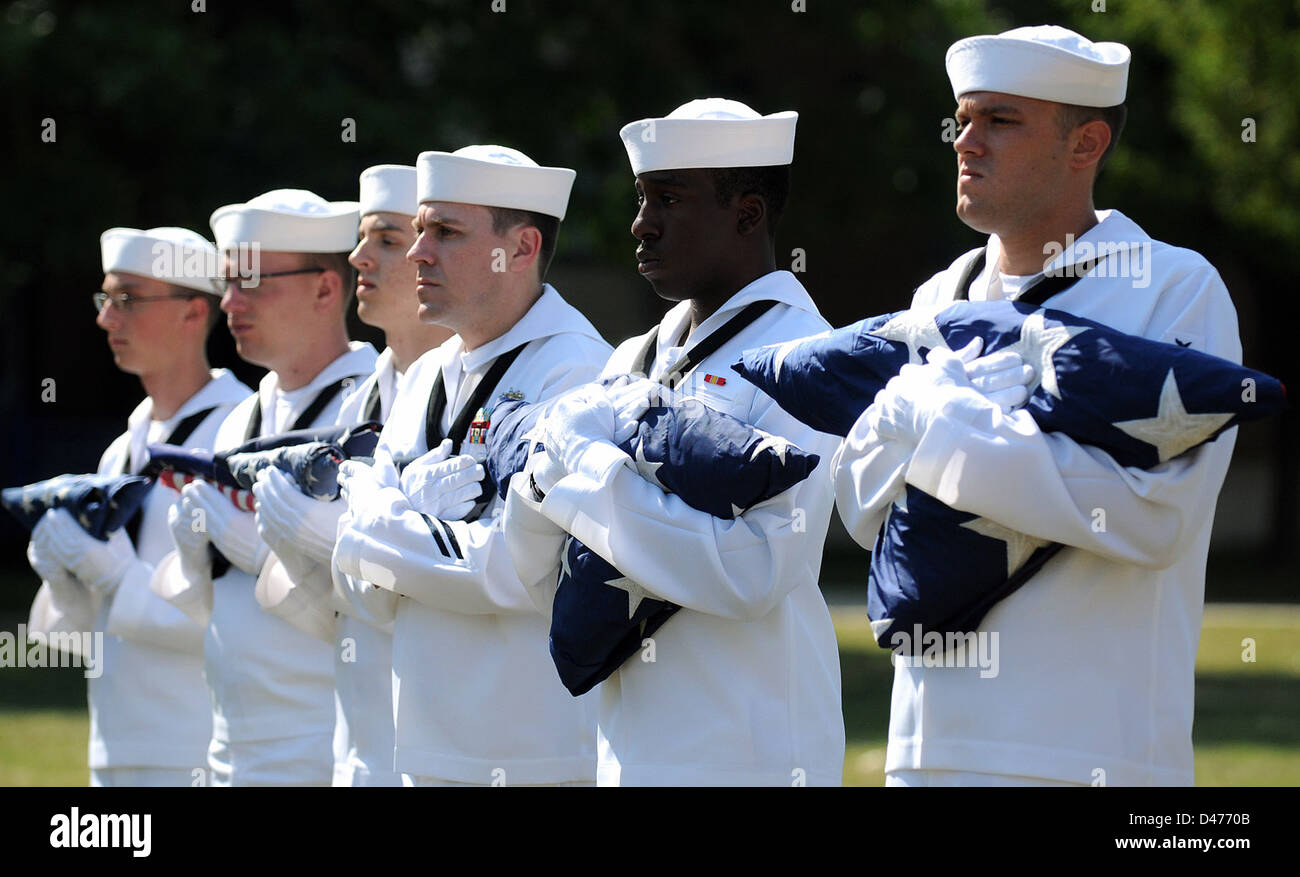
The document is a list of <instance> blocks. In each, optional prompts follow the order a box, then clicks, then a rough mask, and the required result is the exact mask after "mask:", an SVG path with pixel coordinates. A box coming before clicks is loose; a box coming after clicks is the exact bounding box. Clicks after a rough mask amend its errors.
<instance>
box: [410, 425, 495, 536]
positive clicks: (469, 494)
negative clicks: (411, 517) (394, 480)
mask: <svg viewBox="0 0 1300 877" xmlns="http://www.w3.org/2000/svg"><path fill="white" fill-rule="evenodd" d="M486 474H487V473H486V470H484V468H483V467H482V466H481V465H480V464H479V462H478V461H477V460H475V459H474V458H473V457H471V456H469V455H468V454H460V455H458V456H455V457H453V456H451V439H443V440H442V444H440V445H438V447H436V448H434V449H433V450H432V451H429V452H428V453H426V454H424V455H422V456H420V457H417V458H415V459H414V460H412V461H411V462H410V463H408V464H407V466H406V468H405V469H403V470H402V477H401V488H402V493H404V494H406V498H407V499H409V500H410V501H411V508H413V509H415V510H416V511H417V512H420V513H422V514H426V515H429V516H430V517H434V518H438V519H439V520H442V521H459V520H461V519H462V518H464V517H465V516H466V515H468V514H469V513H470V511H472V510H473V508H474V503H475V501H476V500H478V496H479V494H480V493H482V492H483V485H482V483H481V482H482V481H483V478H484V476H485V475H486Z"/></svg>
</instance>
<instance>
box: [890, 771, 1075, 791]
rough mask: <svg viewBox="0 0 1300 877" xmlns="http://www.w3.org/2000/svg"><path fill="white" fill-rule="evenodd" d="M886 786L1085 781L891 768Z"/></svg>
mask: <svg viewBox="0 0 1300 877" xmlns="http://www.w3.org/2000/svg"><path fill="white" fill-rule="evenodd" d="M885 785H886V786H923V787H924V786H1073V787H1075V788H1080V787H1082V788H1086V787H1087V784H1086V783H1070V782H1066V781H1065V780H1047V779H1042V778H1041V777H1026V776H1012V775H1010V774H1005V773H975V772H973V771H967V770H892V771H890V772H889V773H887V774H885Z"/></svg>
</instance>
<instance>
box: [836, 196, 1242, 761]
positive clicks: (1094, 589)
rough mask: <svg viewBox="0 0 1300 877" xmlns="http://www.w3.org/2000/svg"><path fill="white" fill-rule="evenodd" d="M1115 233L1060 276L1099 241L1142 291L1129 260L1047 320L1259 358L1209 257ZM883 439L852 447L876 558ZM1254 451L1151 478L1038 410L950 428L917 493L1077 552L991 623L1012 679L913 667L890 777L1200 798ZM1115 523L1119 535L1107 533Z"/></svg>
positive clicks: (850, 519) (992, 283)
mask: <svg viewBox="0 0 1300 877" xmlns="http://www.w3.org/2000/svg"><path fill="white" fill-rule="evenodd" d="M1097 219H1098V220H1099V223H1098V224H1097V225H1096V226H1094V227H1093V228H1092V229H1091V230H1089V231H1088V232H1087V233H1086V234H1084V235H1082V236H1081V237H1080V238H1079V239H1078V240H1077V241H1076V242H1075V245H1074V247H1073V248H1072V249H1071V250H1067V251H1066V252H1064V253H1063V254H1062V255H1061V256H1060V257H1059V258H1058V259H1057V260H1056V261H1055V262H1054V263H1053V265H1073V264H1075V263H1076V262H1079V261H1085V260H1086V259H1087V258H1088V257H1090V256H1091V255H1094V253H1092V252H1089V248H1095V247H1096V246H1097V245H1099V244H1101V245H1118V246H1120V247H1121V248H1123V249H1124V250H1125V251H1126V252H1127V253H1128V255H1129V265H1130V272H1129V273H1130V274H1131V275H1134V276H1119V277H1117V276H1115V273H1116V272H1115V270H1114V266H1115V265H1116V264H1122V263H1121V262H1120V261H1119V257H1117V256H1111V257H1110V259H1109V260H1108V261H1103V262H1102V263H1100V264H1099V266H1098V267H1097V269H1095V270H1094V271H1093V273H1092V274H1089V275H1088V276H1086V277H1084V278H1083V279H1081V280H1080V281H1079V282H1078V283H1077V284H1075V285H1074V286H1073V287H1071V288H1070V289H1068V290H1067V291H1065V292H1064V293H1061V294H1059V295H1056V296H1054V297H1052V298H1051V299H1049V300H1048V301H1047V302H1046V304H1045V306H1046V307H1050V308H1055V309H1059V310H1062V311H1067V312H1069V313H1072V314H1076V315H1078V316H1081V317H1088V318H1090V319H1094V320H1097V321H1099V322H1102V323H1105V324H1107V325H1109V326H1112V327H1114V328H1115V329H1118V330H1120V331H1121V332H1128V333H1131V334H1134V335H1140V336H1142V337H1145V338H1151V339H1154V340H1157V341H1164V342H1166V343H1170V344H1179V345H1182V346H1190V347H1193V348H1195V349H1197V350H1201V351H1204V352H1206V353H1211V354H1214V355H1216V356H1222V357H1224V358H1225V359H1229V360H1232V361H1233V362H1240V361H1241V342H1240V340H1239V338H1238V335H1237V316H1236V311H1235V309H1234V308H1233V305H1232V301H1231V300H1230V299H1229V297H1228V291H1227V289H1226V288H1225V287H1224V285H1223V281H1222V280H1221V279H1220V277H1219V274H1218V272H1216V271H1215V270H1214V268H1213V267H1212V266H1211V265H1210V264H1209V263H1208V262H1206V260H1205V259H1204V258H1203V257H1201V256H1200V255H1199V254H1197V253H1195V252H1192V251H1191V250H1186V249H1182V248H1179V247H1173V246H1170V245H1168V244H1165V243H1161V242H1159V241H1153V240H1151V238H1150V237H1149V236H1148V235H1147V234H1146V232H1144V231H1143V230H1142V229H1141V228H1139V227H1138V226H1137V225H1136V224H1135V223H1134V222H1133V221H1132V220H1130V219H1129V218H1128V217H1126V216H1124V215H1123V214H1122V213H1120V212H1119V211H1117V210H1110V211H1101V212H1098V213H1097ZM1148 247H1149V249H1144V248H1148ZM975 255H976V251H972V252H971V253H967V254H966V255H964V256H962V257H961V258H959V259H958V260H957V261H956V262H954V263H953V264H952V266H951V267H949V268H948V269H947V270H946V271H942V272H940V273H938V274H936V275H935V276H934V277H932V278H931V279H930V280H929V281H927V282H926V283H925V284H924V285H922V286H921V287H920V288H919V289H918V290H917V291H916V295H915V298H914V299H913V304H915V305H930V304H939V303H943V302H948V301H952V300H953V298H954V295H956V290H955V289H954V286H955V284H956V282H957V279H958V277H959V276H960V275H961V274H962V273H963V271H964V269H965V268H966V266H967V265H968V264H970V263H971V260H972V258H973V257H974V256H975ZM1000 255H1001V247H1000V244H999V241H998V239H997V237H996V236H994V237H992V238H990V240H989V245H988V252H987V265H986V267H985V269H984V271H983V273H981V274H980V275H979V276H978V277H976V278H975V280H974V282H973V284H972V286H971V290H970V298H971V299H973V300H977V301H978V300H982V299H987V298H1001V297H1003V293H1004V292H1005V290H999V289H997V288H996V286H997V285H998V284H997V281H996V280H995V277H996V267H995V266H997V264H998V260H999V258H1000ZM1139 260H1140V262H1139ZM1108 265H1109V266H1110V267H1107V266H1108ZM1133 266H1140V267H1137V268H1134V267H1133ZM1049 267H1052V266H1049ZM1144 272H1149V273H1146V276H1142V275H1143V273H1144ZM1106 275H1109V276H1106ZM990 287H994V288H993V289H990ZM1005 297H1007V298H1014V297H1015V296H1014V295H1006V296H1005ZM860 424H861V421H860ZM865 432H866V430H865V428H862V429H858V428H855V430H854V432H853V433H852V434H850V435H849V437H848V438H847V439H846V440H845V443H844V445H843V447H842V449H841V450H840V452H839V453H838V454H837V457H836V459H835V477H836V489H837V500H838V505H839V509H840V514H841V516H842V517H843V519H844V522H845V524H846V525H847V526H848V528H849V531H850V532H851V533H852V534H853V536H854V538H855V539H856V540H857V541H858V542H859V543H860V544H862V545H863V546H864V547H867V548H868V549H869V548H870V547H871V546H872V545H873V543H874V540H875V537H876V533H877V532H878V531H879V529H880V525H881V524H882V522H883V520H884V514H885V512H886V510H887V507H888V504H889V502H890V500H892V498H893V496H892V495H890V494H889V491H888V490H886V489H885V484H886V482H887V481H888V477H889V473H888V472H887V471H885V470H887V469H889V468H892V467H890V466H889V465H888V464H886V465H883V466H882V465H880V463H881V461H883V460H885V459H886V458H888V457H890V456H891V454H890V453H889V452H888V449H887V448H885V447H884V445H882V444H875V445H873V446H870V447H869V446H867V445H866V444H865V442H864V438H865ZM1235 440H1236V430H1235V429H1232V430H1228V431H1227V432H1225V433H1224V434H1223V435H1221V436H1219V437H1218V438H1217V439H1216V440H1214V441H1212V442H1210V443H1208V444H1206V445H1204V446H1202V447H1200V448H1198V449H1196V450H1194V451H1192V452H1190V453H1188V454H1186V455H1185V456H1182V457H1179V458H1177V459H1175V460H1171V461H1169V462H1167V463H1164V464H1162V465H1160V466H1158V467H1156V468H1154V469H1151V470H1149V471H1143V470H1140V469H1125V468H1122V467H1121V466H1119V465H1118V464H1116V463H1115V461H1114V460H1113V459H1111V457H1110V456H1108V455H1107V454H1105V453H1103V452H1102V451H1099V450H1097V449H1095V448H1092V447H1087V446H1082V445H1079V444H1077V443H1075V442H1074V441H1072V440H1071V439H1069V438H1066V437H1065V436H1063V435H1060V434H1055V433H1053V434H1044V433H1043V432H1041V431H1040V430H1039V428H1038V426H1037V424H1036V423H1035V422H1034V420H1033V418H1031V417H1030V416H1029V415H1028V414H1027V413H1026V412H1025V411H1023V410H1020V411H1016V412H1014V413H1013V414H1012V415H1011V416H1009V417H1006V418H1004V419H1002V420H1001V421H1000V422H999V424H998V425H997V427H996V428H990V427H989V426H988V423H987V421H986V420H985V421H978V420H976V419H975V417H974V415H972V416H971V417H969V418H966V417H963V416H962V413H960V412H958V413H955V414H954V415H952V416H945V417H941V418H939V419H937V420H936V421H935V422H934V423H933V424H932V425H931V426H930V428H929V429H928V430H927V431H926V432H925V434H924V435H923V437H922V438H921V440H920V442H919V444H918V446H917V448H916V450H915V453H914V454H913V456H912V460H911V463H910V465H909V466H908V468H907V471H906V480H907V482H908V483H909V484H912V485H914V486H915V487H917V488H919V489H921V490H924V491H926V492H927V493H930V494H931V495H933V496H936V497H939V498H940V499H942V500H943V501H944V502H946V503H947V504H948V505H950V506H952V507H953V508H956V509H959V510H961V511H965V512H971V513H973V514H977V515H981V516H983V517H986V518H989V519H991V520H993V521H996V522H997V523H999V524H1002V525H1004V526H1007V527H1010V528H1012V529H1014V530H1016V531H1018V532H1021V533H1026V534H1029V535H1031V536H1036V537H1038V538H1041V539H1048V540H1052V541H1056V542H1061V543H1064V544H1065V545H1066V546H1067V548H1066V550H1065V551H1063V552H1061V553H1060V554H1059V555H1057V556H1056V557H1055V558H1054V559H1053V560H1051V561H1050V562H1049V563H1048V564H1047V565H1046V566H1045V567H1044V568H1043V569H1042V570H1041V571H1039V572H1038V574H1037V575H1035V576H1034V577H1033V578H1032V579H1031V580H1030V581H1029V582H1028V583H1027V584H1026V585H1025V586H1024V587H1022V588H1021V589H1020V590H1018V591H1016V592H1015V593H1014V594H1012V595H1011V596H1010V597H1008V598H1007V599H1005V600H1003V601H1002V602H1001V603H998V604H997V605H996V606H994V607H993V609H992V611H990V612H989V614H988V615H987V616H986V617H985V619H984V621H983V623H982V624H981V626H980V629H981V630H982V631H987V632H996V633H997V634H998V637H999V654H1000V667H999V673H998V674H997V675H996V676H995V677H992V678H981V674H980V669H979V668H978V667H971V668H964V669H963V668H941V667H934V668H925V667H921V666H910V664H911V661H910V660H908V659H899V660H897V661H896V664H895V669H894V689H893V699H892V703H891V708H890V722H889V745H888V750H887V755H886V763H885V770H886V771H887V772H900V774H901V775H904V776H906V775H907V774H906V773H905V772H908V771H913V770H931V771H967V772H976V773H979V772H983V773H991V774H1007V775H1017V776H1023V777H1035V778H1040V779H1054V780H1061V781H1070V782H1076V783H1085V784H1087V783H1094V782H1096V781H1098V780H1100V781H1103V782H1104V783H1106V784H1107V785H1130V784H1153V785H1187V784H1190V783H1191V782H1192V741H1191V729H1192V700H1193V684H1194V667H1195V660H1196V649H1197V643H1198V640H1199V636H1200V629H1201V612H1202V604H1203V598H1204V585H1205V561H1206V554H1207V552H1208V548H1209V540H1210V528H1211V523H1212V521H1213V517H1214V514H1213V513H1214V505H1215V501H1216V499H1217V497H1218V493H1219V488H1220V486H1221V485H1222V483H1223V478H1224V474H1225V473H1226V471H1227V468H1228V462H1229V459H1230V457H1231V454H1232V447H1233V444H1234V442H1235ZM873 498H874V499H873ZM1098 509H1101V510H1104V513H1105V527H1104V528H1099V527H1096V526H1095V522H1096V521H1097V520H1098V516H1097V513H1096V510H1098ZM1102 772H1104V773H1102Z"/></svg>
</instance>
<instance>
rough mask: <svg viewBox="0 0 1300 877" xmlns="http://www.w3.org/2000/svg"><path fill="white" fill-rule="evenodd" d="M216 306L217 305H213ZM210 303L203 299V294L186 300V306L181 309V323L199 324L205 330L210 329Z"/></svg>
mask: <svg viewBox="0 0 1300 877" xmlns="http://www.w3.org/2000/svg"><path fill="white" fill-rule="evenodd" d="M211 307H214V308H215V307H216V305H211ZM208 308H209V305H208V303H207V302H206V301H204V300H203V296H200V295H196V296H194V297H193V298H188V299H186V300H185V308H184V310H182V311H181V323H183V324H185V325H190V324H197V325H198V326H199V328H201V329H202V330H203V331H204V332H207V330H208V314H209V310H208Z"/></svg>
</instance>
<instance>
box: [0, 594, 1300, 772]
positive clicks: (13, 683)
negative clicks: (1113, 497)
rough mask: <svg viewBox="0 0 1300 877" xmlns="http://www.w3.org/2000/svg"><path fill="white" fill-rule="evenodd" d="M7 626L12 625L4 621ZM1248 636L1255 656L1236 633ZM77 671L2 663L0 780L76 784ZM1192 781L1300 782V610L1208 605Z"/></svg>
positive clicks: (856, 665) (845, 647)
mask: <svg viewBox="0 0 1300 877" xmlns="http://www.w3.org/2000/svg"><path fill="white" fill-rule="evenodd" d="M833 615H834V619H835V628H836V631H837V633H838V636H839V643H840V668H841V672H842V676H843V688H844V723H845V730H846V733H847V739H848V750H847V752H846V753H845V759H844V782H845V784H846V785H853V786H879V785H882V784H883V783H884V766H885V740H886V732H887V730H888V725H889V715H888V708H889V690H890V685H891V683H892V680H893V670H892V668H891V667H890V664H889V654H888V653H887V652H885V651H883V650H881V649H878V648H876V645H875V642H874V641H873V640H872V638H871V629H870V627H869V625H868V624H867V620H866V615H865V613H864V612H863V611H862V610H861V609H860V608H858V607H836V608H835V610H834V612H833ZM3 628H4V629H10V630H12V629H13V625H5V626H3ZM1247 637H1250V638H1253V639H1254V641H1255V658H1256V660H1255V661H1254V662H1253V663H1247V662H1244V661H1243V660H1242V650H1243V647H1242V640H1243V639H1245V638H1247ZM87 729H88V720H87V716H86V694H85V679H84V678H83V676H82V673H81V671H80V670H78V669H75V668H66V669H40V670H37V669H15V668H8V669H0V786H38V785H74V786H79V785H84V784H85V783H86V781H87V776H88V773H87V769H86V734H87ZM1192 737H1193V742H1194V744H1195V750H1196V782H1197V784H1198V785H1205V786H1300V606H1278V605H1214V604H1212V605H1210V606H1208V607H1207V608H1206V612H1205V622H1204V625H1203V627H1202V631H1201V646H1200V651H1199V653H1198V655H1197V662H1196V723H1195V727H1194V731H1193V735H1192Z"/></svg>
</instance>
